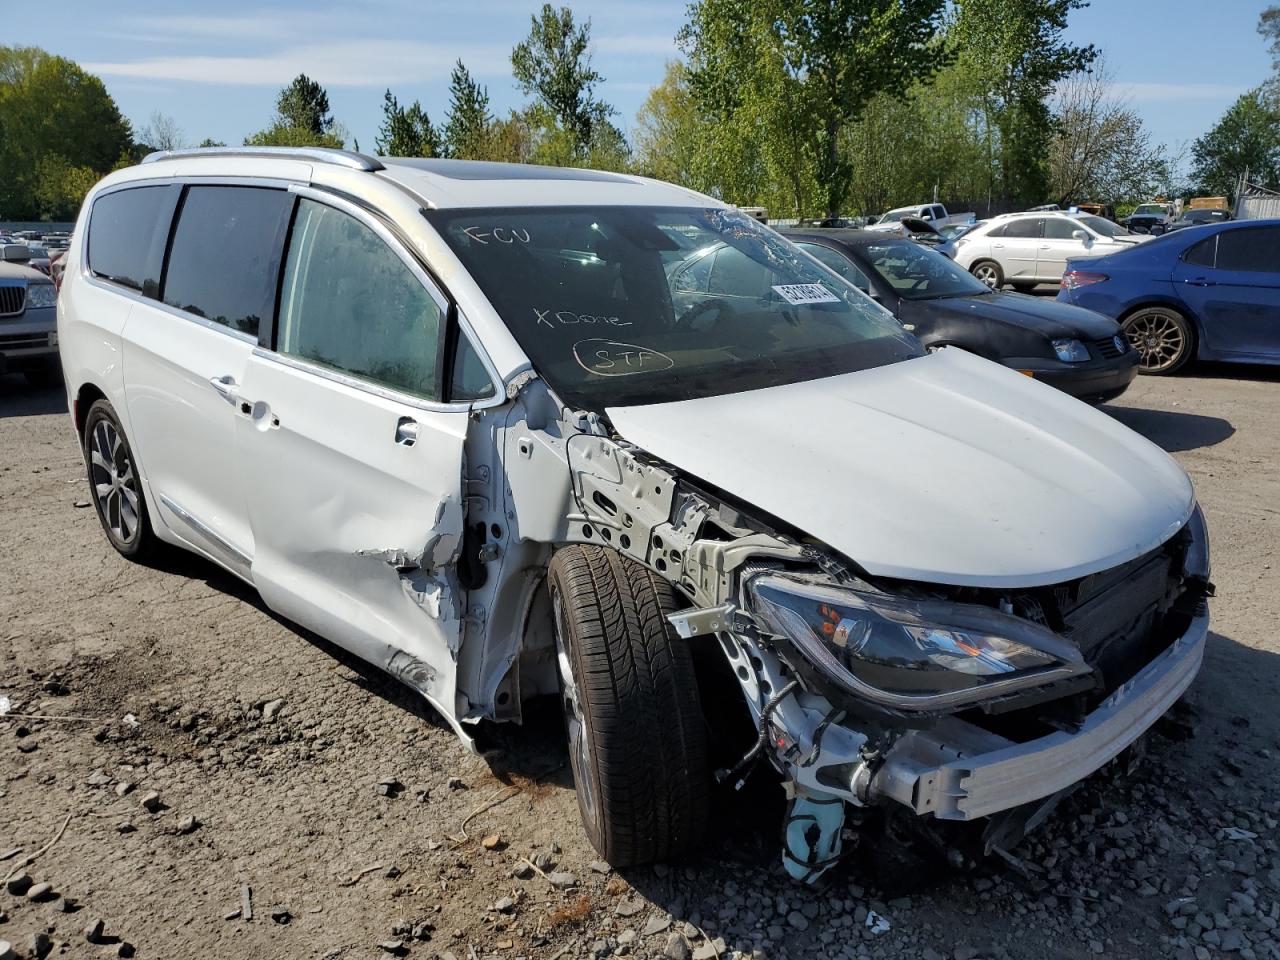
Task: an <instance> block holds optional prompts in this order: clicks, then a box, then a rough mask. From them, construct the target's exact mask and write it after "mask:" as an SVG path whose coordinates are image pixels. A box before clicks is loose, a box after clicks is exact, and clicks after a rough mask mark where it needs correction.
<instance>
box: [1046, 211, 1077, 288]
mask: <svg viewBox="0 0 1280 960" xmlns="http://www.w3.org/2000/svg"><path fill="white" fill-rule="evenodd" d="M1077 230H1081V231H1084V232H1085V234H1086V235H1087V234H1088V231H1087V230H1085V229H1084V227H1082V226H1081V225H1080V224H1079V223H1077V222H1076V221H1075V220H1068V219H1067V218H1066V217H1045V219H1044V231H1043V233H1042V234H1041V237H1040V252H1039V256H1038V257H1037V261H1036V275H1037V276H1038V277H1039V278H1040V280H1041V282H1043V283H1057V282H1058V281H1059V280H1061V279H1062V275H1063V274H1064V273H1065V272H1066V270H1067V258H1068V257H1082V256H1084V255H1085V254H1086V253H1088V250H1089V246H1087V245H1086V244H1085V242H1084V241H1083V240H1077V239H1076V238H1075V237H1074V236H1072V234H1074V233H1075V231H1077Z"/></svg>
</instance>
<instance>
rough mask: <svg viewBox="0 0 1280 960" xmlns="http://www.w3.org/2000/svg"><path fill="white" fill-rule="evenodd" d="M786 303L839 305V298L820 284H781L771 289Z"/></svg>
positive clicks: (797, 304) (796, 304)
mask: <svg viewBox="0 0 1280 960" xmlns="http://www.w3.org/2000/svg"><path fill="white" fill-rule="evenodd" d="M773 289H774V290H775V291H777V293H778V296H780V297H782V299H783V300H785V301H787V303H790V304H793V305H795V306H800V305H801V304H803V303H839V302H840V298H839V297H837V296H836V295H835V294H834V293H832V292H831V291H830V290H828V289H827V288H826V287H824V286H823V285H822V284H820V283H782V284H777V285H775V286H774V288H773Z"/></svg>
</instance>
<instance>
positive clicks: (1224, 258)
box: [1218, 227, 1280, 273]
mask: <svg viewBox="0 0 1280 960" xmlns="http://www.w3.org/2000/svg"><path fill="white" fill-rule="evenodd" d="M1218 269H1219V270H1241V271H1244V272H1246V273H1280V227H1253V228H1251V229H1248V230H1227V231H1225V232H1224V233H1220V234H1218Z"/></svg>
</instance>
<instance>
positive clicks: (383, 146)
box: [373, 90, 442, 157]
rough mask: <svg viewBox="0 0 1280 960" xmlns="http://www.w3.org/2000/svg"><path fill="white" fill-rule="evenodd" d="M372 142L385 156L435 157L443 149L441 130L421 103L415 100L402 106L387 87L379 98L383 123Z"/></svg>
mask: <svg viewBox="0 0 1280 960" xmlns="http://www.w3.org/2000/svg"><path fill="white" fill-rule="evenodd" d="M373 145H374V148H375V149H376V150H377V152H378V153H379V154H381V155H382V156H384V157H438V156H440V155H441V152H442V151H441V143H440V132H439V131H438V130H437V129H436V128H435V125H434V124H433V123H432V122H431V118H430V117H428V116H427V111H425V110H423V109H422V104H420V103H419V102H418V101H417V100H415V101H413V104H412V105H410V106H409V107H407V108H406V107H402V106H400V102H399V101H398V100H397V99H396V98H395V96H394V95H393V94H392V93H391V91H390V90H388V91H387V92H386V94H385V95H384V96H383V98H382V126H381V127H379V128H378V135H377V136H376V137H375V138H374V140H373Z"/></svg>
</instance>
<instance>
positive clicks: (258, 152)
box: [142, 147, 385, 173]
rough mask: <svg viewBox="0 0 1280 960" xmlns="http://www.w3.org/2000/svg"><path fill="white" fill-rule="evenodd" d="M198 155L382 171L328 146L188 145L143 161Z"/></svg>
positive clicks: (378, 165) (358, 155)
mask: <svg viewBox="0 0 1280 960" xmlns="http://www.w3.org/2000/svg"><path fill="white" fill-rule="evenodd" d="M201 157H251V158H258V159H270V160H310V161H313V162H315V163H329V164H333V165H334V166H337V167H346V168H347V169H348V170H362V171H365V172H367V173H372V172H373V171H375V170H383V169H385V167H383V165H382V163H381V162H380V161H379V160H377V159H375V158H374V157H370V156H367V155H366V154H363V153H356V152H355V151H353V150H335V149H333V148H331V147H189V148H187V149H184V150H157V151H156V152H154V153H149V154H147V155H146V156H145V157H143V158H142V162H143V163H158V162H160V161H163V160H191V159H199V158H201Z"/></svg>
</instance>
